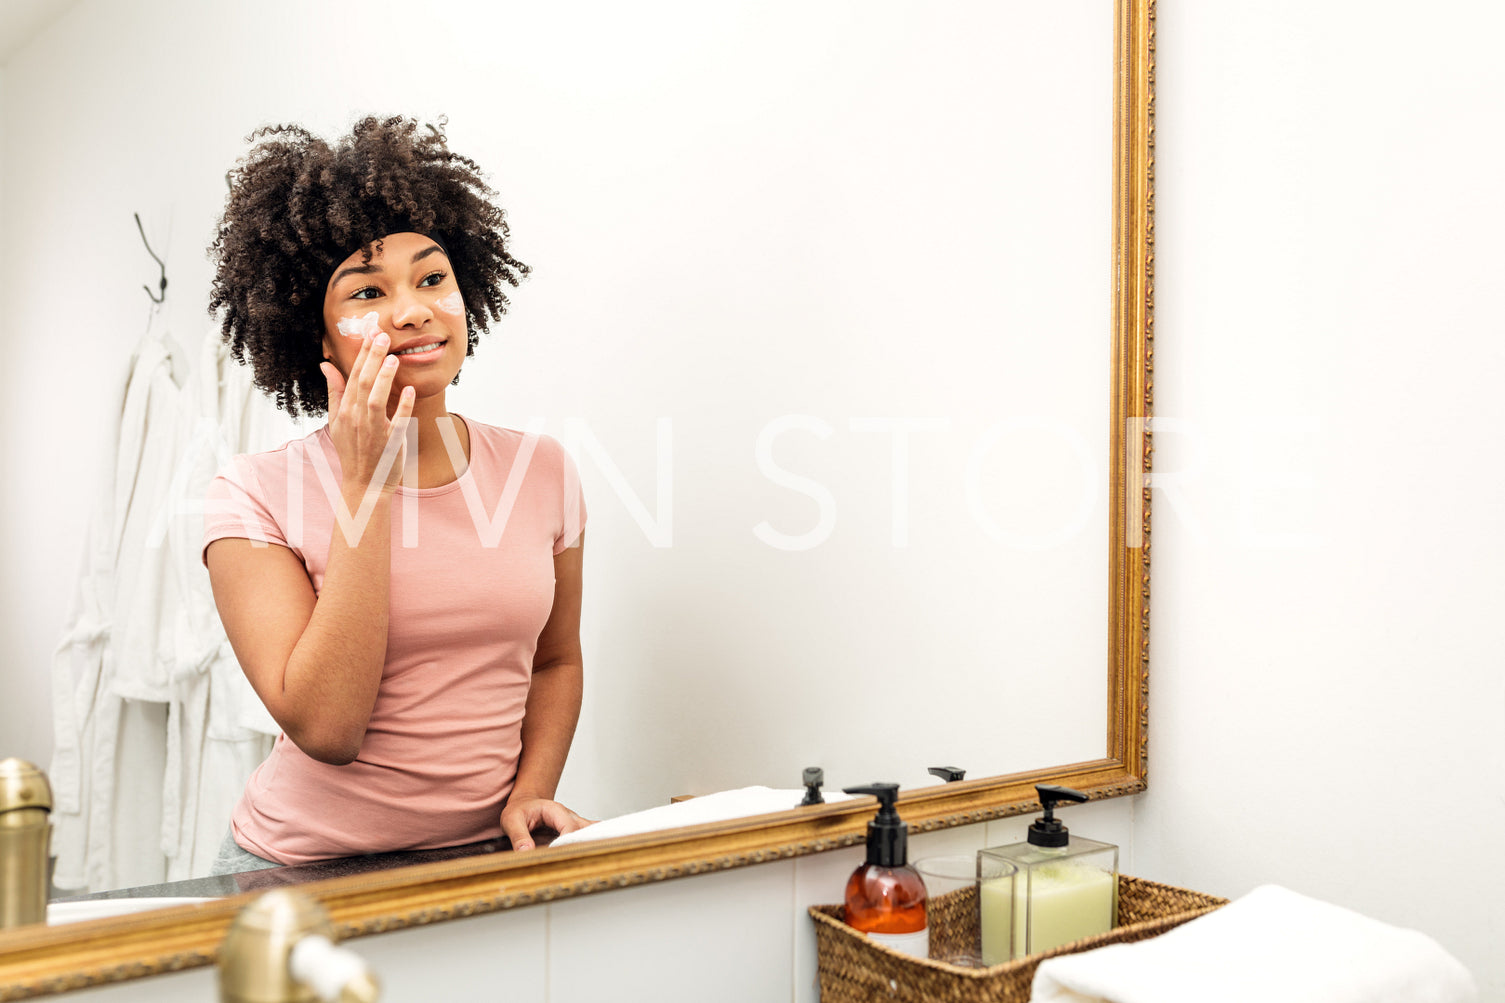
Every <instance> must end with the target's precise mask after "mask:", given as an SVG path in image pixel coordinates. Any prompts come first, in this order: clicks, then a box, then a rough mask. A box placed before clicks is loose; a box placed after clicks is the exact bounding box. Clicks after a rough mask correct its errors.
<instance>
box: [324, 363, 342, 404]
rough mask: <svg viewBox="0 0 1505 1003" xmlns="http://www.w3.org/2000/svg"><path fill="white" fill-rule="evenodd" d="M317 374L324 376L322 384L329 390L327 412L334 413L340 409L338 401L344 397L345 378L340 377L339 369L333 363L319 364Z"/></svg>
mask: <svg viewBox="0 0 1505 1003" xmlns="http://www.w3.org/2000/svg"><path fill="white" fill-rule="evenodd" d="M319 372H321V373H323V374H324V384H325V386H327V387H328V388H329V392H328V397H329V407H328V409H329V411H331V412H335V411H338V410H339V408H340V401H341V400H342V399H343V398H344V396H345V377H343V376H341V375H340V371H339V369H337V368H336V367H335V364H334V363H333V362H321V363H319Z"/></svg>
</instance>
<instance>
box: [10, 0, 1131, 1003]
mask: <svg viewBox="0 0 1505 1003" xmlns="http://www.w3.org/2000/svg"><path fill="white" fill-rule="evenodd" d="M1154 8H1155V4H1154V0H1114V18H1115V27H1114V63H1115V66H1114V96H1113V156H1114V165H1113V280H1112V281H1113V297H1112V298H1113V309H1112V339H1113V354H1112V360H1113V362H1112V387H1111V392H1112V401H1113V402H1112V409H1111V414H1112V428H1111V429H1108V430H1105V431H1107V432H1108V434H1109V436H1110V438H1111V443H1110V447H1109V456H1110V465H1111V467H1112V469H1111V472H1110V473H1111V477H1110V480H1109V483H1110V484H1111V485H1112V487H1111V488H1110V490H1111V492H1112V497H1111V499H1110V506H1109V521H1110V525H1109V530H1108V542H1109V547H1110V559H1109V574H1110V576H1111V579H1112V581H1111V587H1110V589H1109V608H1108V620H1109V635H1108V636H1109V645H1108V649H1109V650H1108V653H1107V654H1108V673H1107V685H1108V722H1107V730H1106V734H1107V741H1106V755H1105V756H1104V758H1102V759H1096V760H1092V761H1089V762H1082V763H1071V764H1067V765H1064V766H1056V767H1048V768H1044V769H1038V770H1032V771H1030V772H1027V773H1016V774H1010V775H1008V776H1001V777H989V778H985V779H978V780H970V781H965V782H961V783H952V784H945V785H942V786H937V787H932V788H927V789H924V790H921V791H918V792H916V793H913V794H910V795H907V796H905V797H904V798H903V799H902V801H901V804H902V807H903V811H904V817H905V819H906V820H908V822H909V824H910V826H911V827H912V828H913V829H914V830H915V831H917V832H924V831H930V830H935V829H943V828H948V827H950V826H956V825H966V824H970V823H975V822H983V821H986V820H988V819H995V818H1003V817H1006V816H1010V815H1019V814H1024V813H1026V812H1030V811H1034V810H1036V809H1038V807H1039V805H1038V803H1037V802H1036V801H1035V792H1034V785H1035V784H1037V783H1044V782H1048V783H1058V784H1066V785H1069V786H1071V787H1076V788H1078V789H1081V790H1083V791H1085V792H1087V793H1088V794H1090V795H1091V796H1092V797H1094V798H1107V797H1117V796H1121V795H1125V794H1134V793H1137V792H1139V791H1142V790H1144V789H1145V743H1146V704H1147V695H1148V680H1149V674H1148V668H1149V663H1148V656H1147V650H1148V649H1147V641H1148V633H1147V618H1148V614H1149V606H1148V603H1149V583H1150V579H1149V536H1148V532H1149V500H1148V495H1147V493H1146V492H1147V489H1146V487H1145V478H1144V474H1145V472H1147V471H1148V470H1149V465H1150V448H1149V439H1148V437H1147V435H1146V434H1145V429H1146V425H1147V419H1148V418H1149V414H1150V397H1151V381H1150V372H1151V363H1152V359H1153V356H1152V342H1151V335H1152V322H1153V313H1152V307H1153V292H1154V289H1153V275H1154V255H1153V248H1154V225H1153V210H1154V17H1155V10H1154ZM870 813H871V805H870V804H869V803H868V802H866V801H859V802H855V803H843V804H834V805H826V806H823V807H811V808H802V809H795V810H791V811H785V812H779V813H777V814H772V815H763V816H758V817H755V818H749V819H742V820H737V821H733V822H721V823H713V824H709V825H700V826H694V827H689V828H683V829H675V830H669V831H665V832H658V833H651V834H647V835H642V836H631V837H623V838H618V839H611V840H602V841H600V842H596V843H584V844H576V845H573V846H569V847H562V848H559V849H544V850H539V851H536V852H533V853H529V854H526V855H521V854H491V855H487V856H481V857H471V858H467V859H462V860H453V861H443V862H438V863H432V864H421V865H418V866H414V867H405V868H399V869H395V870H391V871H385V872H379V873H375V874H364V875H360V876H356V877H349V878H338V879H333V880H328V881H322V882H317V883H313V884H309V885H303V886H301V890H303V891H306V892H307V893H309V894H311V895H313V896H315V897H317V898H318V899H319V900H320V901H321V902H322V903H323V904H324V905H325V907H326V908H328V910H329V912H330V914H331V916H332V917H333V919H334V921H335V923H336V924H337V925H338V926H339V927H340V929H341V931H342V935H344V936H359V935H361V934H367V933H378V932H381V931H385V930H393V929H398V928H401V927H406V926H417V925H422V924H427V923H437V922H440V921H443V920H449V919H455V918H459V917H463V916H472V915H478V914H481V913H486V912H493V911H496V910H499V909H512V908H517V907H520V906H526V905H532V904H535V903H538V902H549V901H552V900H555V899H560V898H566V897H569V896H574V895H585V894H590V893H594V892H602V891H608V890H610V889H614V888H626V887H630V886H632V885H639V884H645V883H648V882H653V881H663V880H666V879H669V878H678V877H686V876H689V875H695V874H702V873H705V872H709V871H718V870H724V869H727V868H732V867H742V866H745V865H748V864H757V863H762V862H765V861H771V860H781V859H786V858H790V857H797V856H801V855H804V854H807V853H818V852H820V851H822V850H829V849H834V848H836V847H842V846H850V845H852V844H855V843H858V842H860V841H861V840H862V839H863V835H864V832H865V827H866V823H867V820H868V816H869V814H870ZM252 897H254V893H247V894H244V895H239V896H235V897H231V898H225V899H219V900H216V901H213V902H208V903H202V904H191V905H183V906H178V907H175V908H170V909H162V910H158V911H155V912H149V913H140V914H137V915H134V916H123V917H117V918H113V919H103V920H95V921H92V922H88V923H78V924H71V925H68V926H65V927H43V926H38V927H27V928H22V929H19V930H12V931H7V932H5V933H3V934H0V1000H14V999H25V998H30V997H34V996H42V995H47V994H50V993H57V992H64V991H67V990H70V989H78V988H82V987H85V986H92V985H99V984H102V983H107V982H115V981H120V980H124V979H134V978H139V977H142V976H146V975H154V974H157V973H161V972H169V971H177V970H180V969H184V968H191V967H194V966H197V965H206V964H210V963H212V962H213V960H214V955H215V951H216V950H217V948H218V947H219V943H220V940H221V939H222V938H223V936H224V933H225V930H226V928H227V927H228V926H229V924H230V921H231V920H232V919H233V918H234V916H235V914H236V913H237V912H238V911H239V910H240V908H241V907H242V906H244V905H245V904H246V903H247V902H248V901H250V899H251V898H252Z"/></svg>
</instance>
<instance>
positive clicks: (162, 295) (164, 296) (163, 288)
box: [131, 212, 167, 303]
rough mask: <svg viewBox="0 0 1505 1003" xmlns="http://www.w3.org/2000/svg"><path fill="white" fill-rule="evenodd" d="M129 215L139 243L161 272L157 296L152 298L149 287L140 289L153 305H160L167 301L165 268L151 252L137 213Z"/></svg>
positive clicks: (139, 215) (155, 253)
mask: <svg viewBox="0 0 1505 1003" xmlns="http://www.w3.org/2000/svg"><path fill="white" fill-rule="evenodd" d="M131 215H132V216H134V217H135V218H136V229H137V230H138V231H139V232H140V233H141V243H143V244H145V245H146V253H147V254H150V255H151V256H152V260H153V261H155V262H156V263H157V267H158V268H159V269H160V270H161V272H162V280H161V282H160V283H159V284H158V286H157V292H158V294H159V295H156V296H152V290H151V287H150V286H142V287H141V288H142V289H145V290H146V295H147V296H149V297H151V301H152V302H153V303H161V302H162V301H163V300H165V299H167V266H166V265H165V264H163V263H162V259H161V258H159V257H157V252H156V251H153V250H152V245H151V243H150V242H149V241H148V240H147V239H146V228H145V227H143V226H142V225H141V214H140V213H139V212H133V213H131Z"/></svg>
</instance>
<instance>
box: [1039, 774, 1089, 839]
mask: <svg viewBox="0 0 1505 1003" xmlns="http://www.w3.org/2000/svg"><path fill="white" fill-rule="evenodd" d="M1035 793H1036V794H1038V795H1040V804H1041V806H1042V807H1043V808H1044V809H1045V816H1044V817H1043V818H1037V819H1035V820H1034V821H1033V822H1032V823H1030V827H1029V837H1028V838H1029V842H1030V845H1031V846H1044V847H1050V848H1055V847H1061V846H1065V845H1066V844H1067V843H1069V842H1070V841H1071V832H1070V830H1068V829H1067V828H1066V826H1064V825H1062V824H1061V822H1060V820H1059V819H1057V818H1056V817H1055V814H1054V812H1055V807H1056V805H1057V803H1059V802H1061V801H1074V802H1076V803H1077V804H1081V803H1082V802H1084V801H1086V800H1087V795H1085V794H1083V793H1082V792H1081V791H1077V790H1072V789H1071V788H1070V787H1057V786H1056V785H1055V784H1036V785H1035Z"/></svg>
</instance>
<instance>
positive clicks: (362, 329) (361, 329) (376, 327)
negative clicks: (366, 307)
mask: <svg viewBox="0 0 1505 1003" xmlns="http://www.w3.org/2000/svg"><path fill="white" fill-rule="evenodd" d="M456 295H458V294H456ZM379 317H380V314H378V313H377V312H376V311H375V310H372V311H371V312H370V313H368V314H365V315H364V316H361V317H342V318H340V319H339V320H338V321H336V322H335V325H334V326H335V328H336V329H337V330H338V331H339V332H340V333H341V334H343V335H344V336H345V337H347V338H354V339H356V340H357V341H359V340H361V339H362V338H374V337H376V336H377V335H378V334H380V333H381V325H380V324H379V323H377V321H378V319H379Z"/></svg>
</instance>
